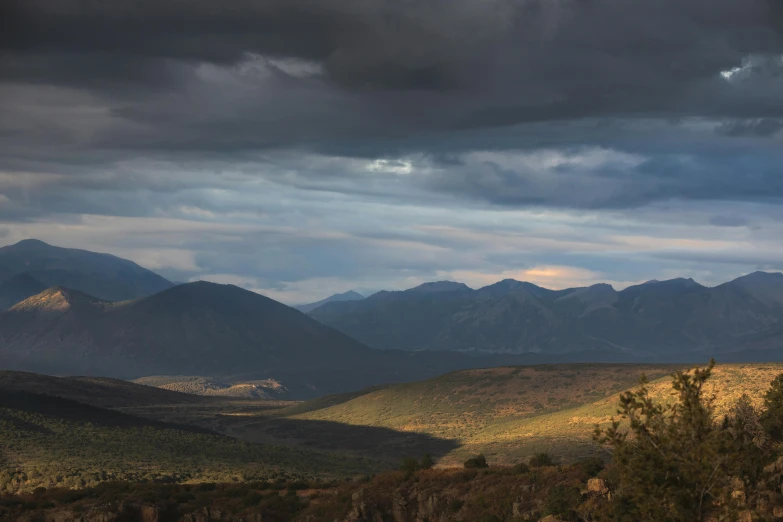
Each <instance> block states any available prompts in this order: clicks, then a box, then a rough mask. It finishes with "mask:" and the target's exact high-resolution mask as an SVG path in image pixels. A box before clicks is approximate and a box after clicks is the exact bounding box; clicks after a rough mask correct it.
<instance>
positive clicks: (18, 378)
mask: <svg viewBox="0 0 783 522" xmlns="http://www.w3.org/2000/svg"><path fill="white" fill-rule="evenodd" d="M0 390H7V391H15V392H27V393H36V394H41V395H50V396H53V397H60V398H63V399H68V400H73V401H77V402H81V403H84V404H89V405H90V406H95V407H99V408H128V407H137V406H149V405H162V404H169V405H176V404H199V403H201V402H202V400H201V398H200V397H197V396H194V395H191V394H187V393H178V392H176V391H170V390H166V389H161V388H154V387H151V386H143V385H141V384H134V383H132V382H128V381H122V380H119V379H109V378H106V377H54V376H51V375H41V374H37V373H30V372H14V371H0Z"/></svg>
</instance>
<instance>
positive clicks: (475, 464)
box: [464, 454, 489, 469]
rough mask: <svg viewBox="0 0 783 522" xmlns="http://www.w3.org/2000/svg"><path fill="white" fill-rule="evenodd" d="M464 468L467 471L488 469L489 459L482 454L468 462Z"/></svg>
mask: <svg viewBox="0 0 783 522" xmlns="http://www.w3.org/2000/svg"><path fill="white" fill-rule="evenodd" d="M464 466H465V469H475V468H488V467H489V464H487V458H486V457H485V456H484V455H482V454H480V455H476V456H475V457H471V458H469V459H468V460H466V461H465V464H464Z"/></svg>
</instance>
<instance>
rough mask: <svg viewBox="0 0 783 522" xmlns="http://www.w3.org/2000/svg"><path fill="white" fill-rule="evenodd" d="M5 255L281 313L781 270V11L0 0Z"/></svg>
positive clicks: (535, 0)
mask: <svg viewBox="0 0 783 522" xmlns="http://www.w3.org/2000/svg"><path fill="white" fill-rule="evenodd" d="M1 4H2V5H1V6H0V244H10V243H14V242H16V241H18V240H20V239H24V238H28V237H35V238H38V239H42V240H44V241H47V242H50V243H53V244H56V245H61V246H70V247H79V248H86V249H90V250H96V251H101V252H110V253H113V254H116V255H119V256H122V257H126V258H129V259H132V260H134V261H136V262H138V263H140V264H142V265H144V266H146V267H148V268H151V269H154V270H156V271H158V272H160V273H161V274H163V275H165V276H167V277H169V278H171V279H173V280H177V281H187V280H193V279H199V278H201V279H208V280H212V281H217V282H231V283H235V284H239V285H241V286H244V287H246V288H249V289H253V290H256V291H258V292H261V293H263V294H265V295H268V296H270V297H273V298H276V299H279V300H282V301H284V302H286V303H300V302H307V301H312V300H316V299H320V298H322V297H325V296H327V295H329V294H331V293H335V292H338V291H339V292H341V291H346V290H349V289H358V290H360V291H365V292H367V291H370V290H377V289H381V288H386V289H401V288H407V287H410V286H414V285H416V284H418V283H421V282H424V281H431V280H442V279H451V280H458V281H462V282H465V283H467V284H468V285H470V286H473V287H478V286H482V285H484V284H489V283H492V282H495V281H497V280H499V279H503V278H508V277H512V278H515V279H520V280H528V281H532V282H534V283H538V284H542V285H544V286H549V287H552V288H563V287H567V286H575V285H587V284H592V283H595V282H599V281H608V282H611V283H612V284H614V285H615V287H616V288H621V287H623V286H626V285H628V284H633V283H636V282H641V281H644V280H648V279H653V278H656V279H665V278H670V277H677V276H683V277H693V278H695V279H696V280H698V281H700V282H702V283H704V284H715V283H719V282H722V281H725V280H728V279H731V278H733V277H736V276H738V275H741V274H744V273H747V272H750V271H753V270H758V269H762V270H781V269H783V1H781V0H222V1H220V2H216V1H214V0H187V1H186V0H132V1H131V0H113V1H108V2H96V1H90V0H4V1H3V2H1Z"/></svg>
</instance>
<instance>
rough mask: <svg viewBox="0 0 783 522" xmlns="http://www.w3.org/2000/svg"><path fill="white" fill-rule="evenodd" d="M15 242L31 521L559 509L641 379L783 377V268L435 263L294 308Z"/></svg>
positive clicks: (660, 384) (7, 349) (12, 440)
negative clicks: (21, 259) (700, 369)
mask: <svg viewBox="0 0 783 522" xmlns="http://www.w3.org/2000/svg"><path fill="white" fill-rule="evenodd" d="M6 248H9V247H6ZM20 249H21V251H23V252H25V253H26V254H25V255H33V254H34V253H35V252H39V251H41V250H42V249H43V251H45V252H47V254H46V256H54V257H53V258H52V259H54V260H55V261H51V260H49V261H46V262H44V261H36V262H35V263H33V262H30V263H29V264H30V266H50V265H51V263H54V265H52V266H66V265H67V263H68V262H71V261H70V260H71V258H72V257H73V256H75V257H74V259H76V260H77V261H75V263H76V264H75V265H73V266H74V267H77V268H78V267H79V266H91V265H90V263H98V265H96V266H97V268H95V267H93V269H94V270H98V269H99V268H100V270H98V272H97V273H98V275H100V274H104V276H105V277H107V278H108V280H110V281H114V282H115V283H117V284H119V282H118V279H117V278H118V277H119V276H118V275H117V274H116V273H113V272H111V270H115V269H117V268H116V267H115V265H117V264H118V263H119V264H118V265H117V266H119V267H121V268H122V267H125V268H127V265H126V264H124V262H123V260H119V259H115V258H111V257H109V258H104V257H101V255H98V254H94V255H93V254H92V253H85V252H81V251H79V252H75V253H74V252H71V251H68V250H61V249H57V248H56V247H49V246H48V245H45V244H43V245H42V244H39V243H36V242H32V243H29V242H28V243H23V244H21V247H19V246H18V247H16V248H13V249H11V252H12V253H14V252H18V251H20ZM51 249H54V250H51ZM4 252H6V254H5V255H6V256H7V252H8V251H7V250H6V251H3V250H2V249H0V269H2V268H3V266H4V265H3V263H4V262H5V261H4V259H6V258H4ZM94 256H98V257H94ZM47 259H50V258H49V257H47ZM6 260H7V259H6ZM14 263H17V265H18V260H16V258H15V257H14V256H11V262H10V266H11V268H10V269H8V270H10V271H9V278H8V279H7V280H5V281H0V301H1V300H2V299H5V301H2V302H4V303H6V304H7V309H6V310H4V311H0V514H2V513H3V511H2V510H3V509H7V511H5V512H6V513H12V512H13V513H17V514H18V513H22V512H33V513H37V514H35V515H31V516H36V517H39V518H38V519H36V518H33V519H30V520H29V521H28V522H38V520H39V519H40V520H44V521H46V522H48V519H47V518H46V517H47V516H49V515H47V514H45V513H47V511H46V510H47V509H54V508H53V506H54V507H55V508H56V509H58V510H60V511H58V513H62V509H65V506H70V507H68V509H69V510H70V509H71V508H73V509H77V510H82V511H84V512H89V513H95V516H96V517H98V518H97V519H96V520H103V519H102V518H100V517H103V518H104V519H105V518H106V517H109V518H108V519H107V520H111V517H119V516H124V517H126V518H127V519H128V520H134V521H135V520H137V519H139V517H143V516H146V515H143V512H145V511H144V510H150V509H152V510H157V511H155V512H157V513H159V514H162V515H161V516H169V517H172V520H182V521H183V522H201V521H204V522H206V521H211V520H216V521H221V522H223V521H226V520H235V521H237V522H257V520H260V519H259V518H258V517H262V516H266V517H267V518H269V519H270V520H273V521H278V520H279V521H281V522H282V521H285V520H293V519H295V518H296V517H299V518H298V519H301V520H303V521H304V520H307V521H308V522H318V521H320V520H324V519H323V518H319V517H323V516H329V517H333V518H331V519H330V521H331V520H335V519H338V520H339V519H340V517H345V516H346V512H347V513H348V515H347V516H348V517H349V518H348V519H346V520H349V521H350V522H355V521H356V520H361V521H370V520H371V517H375V516H376V515H377V517H380V519H379V518H377V517H376V518H375V519H372V522H375V520H386V519H388V518H389V517H392V518H393V519H394V520H403V521H405V522H407V521H408V520H418V519H417V518H416V517H419V518H420V516H419V515H420V514H421V513H431V514H432V513H439V515H438V516H440V517H441V519H442V520H469V519H470V518H469V517H471V516H483V515H482V514H487V513H495V512H496V511H497V515H492V516H497V517H498V518H497V520H505V519H508V518H509V517H511V518H513V517H514V516H517V515H514V513H522V512H523V511H525V512H528V513H536V514H539V513H545V512H547V510H550V511H551V509H555V508H551V509H550V507H546V505H547V504H546V503H547V502H550V500H547V499H548V498H549V496H551V495H552V494H553V493H552V491H560V490H559V489H557V488H561V487H566V486H564V484H566V483H567V484H568V486H567V487H568V488H571V489H569V491H572V492H573V488H577V490H578V488H580V487H581V488H584V487H585V486H586V481H587V480H589V479H590V478H591V477H592V476H593V475H594V474H595V473H598V472H599V470H600V469H602V468H603V467H604V464H605V463H606V462H607V461H609V460H611V454H610V452H609V451H608V449H607V447H606V446H602V445H601V444H599V443H598V442H596V441H595V439H594V433H595V430H596V427H598V428H600V429H607V428H609V427H610V426H611V425H612V421H613V419H614V418H616V416H617V414H618V405H619V404H621V403H622V401H623V400H624V399H623V398H624V397H628V396H629V395H628V394H629V393H631V392H633V391H634V390H637V389H638V384H639V382H640V379H641V378H642V376H645V377H646V379H648V381H649V384H647V389H648V390H649V394H650V397H651V400H653V401H655V402H656V403H657V404H660V405H662V406H661V407H662V408H665V407H667V405H671V404H675V403H676V400H677V398H676V397H675V395H673V394H672V388H671V381H672V375H673V374H675V373H676V372H681V371H685V372H686V374H685V375H688V376H693V375H696V374H695V373H693V372H690V373H689V369H690V368H693V367H694V364H693V363H694V362H697V363H700V364H701V365H703V364H704V363H706V361H708V360H709V358H710V357H713V356H717V358H718V361H719V364H718V365H717V367H715V368H714V369H713V370H712V376H711V378H710V380H709V381H708V382H707V383H706V384H705V387H704V389H703V392H704V395H705V397H706V399H705V400H707V401H709V403H710V404H711V405H712V407H713V408H714V409H713V410H711V414H712V415H713V419H712V420H711V422H715V423H718V422H720V421H721V419H723V418H724V417H725V416H727V415H735V413H734V412H735V411H736V405H737V404H738V401H739V400H740V398H742V397H746V399H743V400H747V405H746V407H747V408H750V409H752V410H753V409H754V408H755V409H758V411H761V408H763V407H764V405H765V404H766V403H765V402H764V396H765V395H764V394H765V393H766V392H767V390H768V389H769V388H770V383H771V382H773V380H774V379H775V378H776V377H777V376H778V375H781V374H783V363H781V362H776V361H777V360H779V359H781V358H783V355H781V352H780V349H779V348H780V345H779V340H780V339H783V337H781V335H783V334H781V332H783V286H782V285H781V281H780V277H779V276H780V274H768V273H760V272H759V273H755V274H750V275H748V276H745V277H742V278H739V279H737V280H734V281H731V282H729V283H726V284H724V285H720V286H718V287H713V288H707V287H704V286H701V285H699V284H698V283H696V282H694V281H692V280H685V279H675V280H670V281H650V282H648V283H645V284H643V285H638V286H632V287H629V288H626V289H625V290H622V291H620V292H616V291H615V290H614V289H613V288H612V287H610V286H609V285H596V286H594V287H587V288H573V289H565V290H549V289H546V288H542V287H539V286H536V285H532V284H530V283H524V282H518V281H513V280H505V281H501V282H500V283H497V284H494V285H490V286H488V287H484V288H480V289H478V290H473V289H471V288H469V287H467V286H466V285H464V284H460V283H454V282H433V283H426V284H424V285H421V286H418V287H415V288H412V289H410V290H407V291H403V292H379V293H377V294H374V295H371V296H369V297H364V296H362V295H360V294H358V293H351V292H348V293H345V294H338V295H336V296H332V298H327V299H325V300H323V301H320V302H316V303H312V304H311V305H303V306H301V307H299V309H296V308H293V307H288V306H285V305H284V304H282V303H279V302H277V301H275V300H273V299H269V298H267V297H265V296H262V295H260V294H258V293H255V292H251V291H248V290H245V289H243V288H240V287H238V286H235V285H230V284H216V283H210V282H204V281H197V282H191V283H183V284H179V285H173V284H169V285H167V284H165V283H161V282H160V281H157V280H155V279H154V278H152V279H149V278H148V274H146V272H143V269H141V267H139V269H138V270H136V269H134V270H131V271H130V272H128V271H125V270H124V268H123V269H122V270H121V271H120V273H122V274H124V275H123V277H122V278H120V282H122V281H124V282H125V283H128V281H136V282H134V283H133V284H134V285H137V284H138V285H141V283H142V282H143V281H147V282H150V281H153V282H154V281H157V283H155V284H158V283H160V284H161V285H162V286H163V288H162V290H160V291H157V292H152V293H149V294H146V290H141V288H149V287H144V286H143V285H141V286H138V287H135V288H137V290H138V292H139V293H140V294H141V295H137V296H135V297H131V298H128V299H111V298H106V297H99V295H103V296H106V295H108V294H106V293H103V292H96V293H95V294H94V295H92V294H89V293H86V292H85V291H84V290H80V289H75V288H70V287H68V286H65V285H64V284H59V283H58V284H57V285H54V286H51V287H48V286H45V284H44V283H41V282H40V280H39V279H37V278H36V277H35V276H36V275H38V276H40V273H33V272H29V273H28V272H27V271H23V272H19V273H12V272H13V270H16V269H18V268H19V267H18V266H17V265H15V264H14ZM27 263H28V262H27V261H25V266H28V264H27ZM105 263H108V265H105ZM68 266H71V265H68ZM14 267H16V268H14ZM57 270H60V269H59V268H58V269H57ZM63 270H64V269H63ZM118 270H119V269H118ZM139 270H141V272H139ZM0 273H2V270H0ZM56 273H57V274H60V275H62V273H61V272H56ZM104 276H100V277H104ZM125 276H128V277H130V279H124V277H125ZM131 276H132V277H131ZM85 277H87V278H88V279H91V276H85ZM100 277H98V276H96V277H95V279H94V280H93V279H91V281H92V283H95V284H98V281H99V279H100ZM42 279H43V278H42ZM69 281H70V282H72V281H74V280H73V279H70V280H68V279H67V278H66V280H65V282H66V283H68V282H69ZM125 283H123V284H125ZM128 284H130V283H128ZM109 287H111V288H115V289H116V288H119V287H118V286H116V285H109ZM81 288H90V286H89V285H83V286H82V287H81ZM92 288H93V289H97V287H94V286H93V287H92ZM33 292H34V293H33ZM28 294H29V295H28ZM115 297H116V296H115ZM17 299H18V301H17V302H13V301H14V300H17ZM305 312H307V313H305ZM354 336H355V337H354ZM357 339H358V340H357ZM384 343H386V344H384ZM520 347H522V348H521V349H520ZM748 361H750V362H748ZM757 361H759V362H757ZM689 378H690V377H689ZM753 411H756V410H753ZM754 415H755V414H754ZM726 418H728V417H726ZM727 422H728V421H727ZM628 426H629V425H628V424H627V423H623V424H622V425H621V429H627V427H628ZM479 456H480V458H479ZM537 459H538V460H537ZM475 462H478V463H479V464H471V463H475ZM537 462H539V463H538V464H536V463H537ZM530 466H533V467H534V468H536V470H534V471H530V469H529V468H530ZM401 468H402V471H396V470H399V469H401ZM432 468H434V469H432ZM475 468H478V469H482V470H483V471H481V472H477V471H475ZM538 468H540V470H539V469H538ZM526 470H527V471H526ZM607 473H609V472H607ZM603 477H604V478H601V480H607V481H611V480H614V479H612V478H611V475H610V474H605V475H603ZM411 481H413V482H414V484H412V483H411ZM419 482H420V485H416V484H415V483H419ZM534 483H535V484H539V485H541V487H543V488H545V489H544V490H542V491H545V492H546V495H544V494H543V493H541V494H540V495H539V494H538V493H534V489H533V485H534ZM522 486H524V487H525V488H528V487H529V488H530V489H525V490H524V492H526V493H524V492H520V491H521V490H518V488H520V487H522ZM509 488H510V489H509ZM479 490H480V491H482V492H487V494H488V495H491V496H492V497H493V498H495V499H496V502H497V505H496V506H495V505H494V504H493V505H490V503H489V502H488V501H487V499H486V497H484V496H483V495H484V494H483V493H480V492H479ZM74 491H78V492H83V493H78V494H76V493H73V494H72V493H67V492H74ZM390 491H393V492H394V493H393V499H392V501H391V503H390V499H389V497H388V494H389V492H390ZM601 491H604V490H603V489H602V490H601ZM118 492H119V493H118ZM558 494H559V493H558ZM422 495H423V496H422ZM541 495H544V496H541ZM547 495H548V496H547ZM579 495H581V496H574V497H572V499H571V500H569V501H568V502H569V504H568V505H569V506H571V507H569V508H568V509H570V510H571V511H569V512H571V513H572V514H573V509H576V508H575V506H577V504H578V503H577V502H576V500H574V499H576V498H580V499H582V500H583V501H587V502H588V504H589V503H590V502H592V501H593V500H595V501H596V502H599V501H600V499H598V497H595V498H593V497H590V495H589V494H587V493H584V492H582V493H580V494H579ZM120 498H123V499H128V502H129V503H127V504H125V503H123V504H116V503H112V502H114V501H113V500H112V501H109V503H108V504H107V503H106V502H104V501H107V499H120ZM172 498H177V499H180V500H181V502H180V500H177V501H176V505H175V504H172V503H171V499H172ZM445 498H448V499H449V500H448V501H445V500H443V499H445ZM601 498H603V497H601ZM4 499H10V500H4ZM20 499H26V500H20ZM44 499H49V500H44ZM166 499H169V500H166ZM395 499H396V500H395ZM400 499H401V500H400ZM422 499H423V500H422ZM585 499H586V500H585ZM591 499H592V500H591ZM399 502H405V503H408V504H410V505H411V506H414V505H415V506H417V507H416V508H415V509H413V508H411V509H412V511H410V513H408V511H406V509H407V508H403V507H401V506H404V505H403V504H399ZM405 505H407V504H405ZM4 506H11V507H10V508H6V507H4ZM24 506H27V507H24ZM362 506H364V507H362ZM395 506H396V507H395ZM514 506H516V507H514ZM558 509H559V508H558ZM591 509H592V508H591ZM107 510H108V511H107ZM205 510H206V511H205ZM213 510H214V511H213ZM395 510H397V515H395V514H394V513H395ZM400 510H402V511H400ZM403 511H404V512H405V513H406V514H404V515H402V514H400V513H402V512H403ZM552 512H554V511H552ZM74 513H75V512H74ZM165 513H169V515H165ZM214 513H217V514H215V515H214V516H213V514H214ZM228 513H231V514H232V515H231V516H229V515H228ZM262 513H263V514H265V515H262ZM351 513H359V515H361V513H365V514H364V515H361V516H359V515H357V517H358V518H357V517H354V518H350V517H351V516H353V515H351ZM369 513H375V514H376V515H370V514H369ZM457 514H459V515H457ZM234 515H236V516H234ZM52 516H55V515H52ZM56 516H61V515H56ZM62 516H66V518H64V519H62V520H63V521H68V522H70V520H71V519H68V518H67V516H71V515H62ZM78 516H79V515H76V514H74V515H73V517H76V518H73V520H78V518H77V517H78ZM91 516H92V515H91ZM156 516H157V515H156ZM197 516H198V517H205V518H193V517H197ZM422 516H423V515H422ZM536 516H537V515H536ZM40 517H43V518H40ZM134 517H136V518H134ZM187 517H191V518H190V519H187ZM226 517H229V518H226ZM231 517H233V518H231ZM254 517H255V518H254ZM270 517H271V518H270ZM308 517H309V518H308ZM334 517H336V518H334ZM362 517H364V518H362ZM368 517H370V518H368ZM384 517H385V518H384ZM395 517H396V518H395ZM454 517H457V518H454ZM465 517H468V518H465ZM58 520H59V519H58ZM263 520H266V519H263ZM493 520H494V519H493ZM90 522H92V520H90ZM340 522H342V520H340Z"/></svg>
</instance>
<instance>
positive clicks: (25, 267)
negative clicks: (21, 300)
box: [0, 239, 173, 304]
mask: <svg viewBox="0 0 783 522" xmlns="http://www.w3.org/2000/svg"><path fill="white" fill-rule="evenodd" d="M21 274H28V275H29V276H30V277H31V278H33V279H35V280H36V281H39V282H40V283H41V284H42V285H43V287H44V288H49V287H52V286H63V287H67V288H71V289H74V290H80V291H82V292H85V293H87V294H89V295H93V296H95V297H98V298H100V299H105V300H107V301H124V300H128V299H137V298H139V297H146V296H149V295H152V294H155V293H157V292H160V291H162V290H165V289H167V288H170V287H171V286H173V285H172V283H171V282H169V281H167V280H166V279H164V278H163V277H161V276H159V275H158V274H155V273H154V272H151V271H149V270H147V269H145V268H142V267H140V266H139V265H137V264H136V263H134V262H132V261H128V260H127V259H121V258H119V257H116V256H113V255H110V254H99V253H95V252H89V251H87V250H79V249H75V248H61V247H56V246H52V245H49V244H47V243H44V242H43V241H39V240H36V239H26V240H24V241H20V242H19V243H16V244H14V245H9V246H5V247H2V248H0V282H7V281H9V280H11V279H13V278H15V277H17V276H20V275H21ZM39 291H40V290H39ZM11 304H15V303H11Z"/></svg>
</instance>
